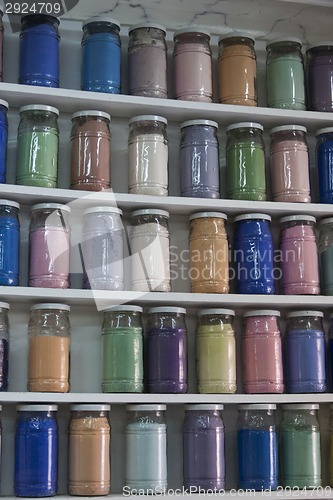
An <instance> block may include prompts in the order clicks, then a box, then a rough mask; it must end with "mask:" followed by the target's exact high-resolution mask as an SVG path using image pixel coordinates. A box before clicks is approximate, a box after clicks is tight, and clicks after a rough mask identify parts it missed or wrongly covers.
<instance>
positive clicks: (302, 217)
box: [280, 215, 316, 224]
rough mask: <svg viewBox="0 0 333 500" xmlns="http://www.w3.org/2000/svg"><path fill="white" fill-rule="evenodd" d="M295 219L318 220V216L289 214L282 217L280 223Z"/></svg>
mask: <svg viewBox="0 0 333 500" xmlns="http://www.w3.org/2000/svg"><path fill="white" fill-rule="evenodd" d="M294 220H303V221H310V222H316V218H315V217H313V215H287V216H286V217H282V219H280V224H284V223H285V222H290V221H294Z"/></svg>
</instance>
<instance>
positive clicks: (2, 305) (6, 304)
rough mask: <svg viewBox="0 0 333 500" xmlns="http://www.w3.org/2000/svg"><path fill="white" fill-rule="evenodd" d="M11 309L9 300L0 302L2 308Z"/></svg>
mask: <svg viewBox="0 0 333 500" xmlns="http://www.w3.org/2000/svg"><path fill="white" fill-rule="evenodd" d="M1 308H2V309H10V305H9V304H8V302H0V309H1Z"/></svg>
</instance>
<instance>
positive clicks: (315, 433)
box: [280, 404, 321, 489]
mask: <svg viewBox="0 0 333 500" xmlns="http://www.w3.org/2000/svg"><path fill="white" fill-rule="evenodd" d="M318 409H319V405H317V404H289V405H283V420H282V424H281V426H280V448H281V449H280V454H281V472H280V480H281V482H282V485H283V486H284V487H290V488H297V489H298V488H299V489H302V488H317V487H318V486H321V454H320V430H319V423H318V419H317V415H316V413H317V410H318Z"/></svg>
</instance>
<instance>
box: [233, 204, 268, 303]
mask: <svg viewBox="0 0 333 500" xmlns="http://www.w3.org/2000/svg"><path fill="white" fill-rule="evenodd" d="M270 222H271V217H270V216H269V215H265V214H244V215H238V216H237V217H235V219H234V223H235V239H234V252H233V261H234V273H235V280H236V290H237V293H249V294H255V293H259V294H267V295H268V294H274V293H275V285H274V247H273V238H272V233H271V229H270Z"/></svg>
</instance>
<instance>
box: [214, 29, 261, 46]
mask: <svg viewBox="0 0 333 500" xmlns="http://www.w3.org/2000/svg"><path fill="white" fill-rule="evenodd" d="M228 38H248V39H249V40H252V42H255V41H256V39H255V38H254V36H252V35H250V34H249V33H246V32H245V31H231V32H230V33H226V34H225V35H221V36H220V37H219V40H218V43H220V42H222V41H223V40H226V39H228Z"/></svg>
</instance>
